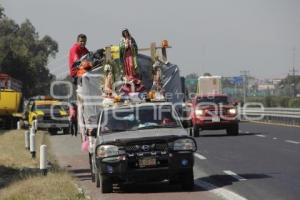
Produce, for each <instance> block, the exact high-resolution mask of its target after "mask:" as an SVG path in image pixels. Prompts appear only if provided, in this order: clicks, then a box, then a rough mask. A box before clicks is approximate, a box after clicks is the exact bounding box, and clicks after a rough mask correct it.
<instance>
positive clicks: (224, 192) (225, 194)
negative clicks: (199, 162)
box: [194, 166, 247, 200]
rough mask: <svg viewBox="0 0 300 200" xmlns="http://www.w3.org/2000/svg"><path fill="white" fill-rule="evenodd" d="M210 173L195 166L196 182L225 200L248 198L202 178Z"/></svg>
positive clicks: (243, 199)
mask: <svg viewBox="0 0 300 200" xmlns="http://www.w3.org/2000/svg"><path fill="white" fill-rule="evenodd" d="M208 176H209V175H208V174H206V173H205V172H203V171H201V170H200V169H199V168H198V167H197V166H194V179H195V180H194V182H195V185H197V186H199V187H201V188H203V189H204V190H206V191H208V192H211V193H212V194H213V195H216V196H217V197H219V199H223V200H247V199H246V198H245V197H242V196H240V195H239V194H237V193H235V192H232V191H230V190H228V189H225V188H221V187H218V186H215V185H213V184H211V183H209V182H206V181H203V180H201V178H203V177H208Z"/></svg>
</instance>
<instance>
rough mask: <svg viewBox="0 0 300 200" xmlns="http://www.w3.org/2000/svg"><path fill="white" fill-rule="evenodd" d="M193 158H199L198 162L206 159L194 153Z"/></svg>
mask: <svg viewBox="0 0 300 200" xmlns="http://www.w3.org/2000/svg"><path fill="white" fill-rule="evenodd" d="M194 156H195V157H196V158H199V159H200V160H206V159H207V158H206V157H204V156H202V155H201V154H199V153H194Z"/></svg>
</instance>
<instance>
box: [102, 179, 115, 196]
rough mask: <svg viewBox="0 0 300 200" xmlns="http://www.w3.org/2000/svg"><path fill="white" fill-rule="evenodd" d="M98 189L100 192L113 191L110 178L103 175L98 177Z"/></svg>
mask: <svg viewBox="0 0 300 200" xmlns="http://www.w3.org/2000/svg"><path fill="white" fill-rule="evenodd" d="M100 189H101V192H102V193H111V192H112V191H113V185H112V182H111V179H110V178H109V177H107V176H105V175H102V176H101V178H100Z"/></svg>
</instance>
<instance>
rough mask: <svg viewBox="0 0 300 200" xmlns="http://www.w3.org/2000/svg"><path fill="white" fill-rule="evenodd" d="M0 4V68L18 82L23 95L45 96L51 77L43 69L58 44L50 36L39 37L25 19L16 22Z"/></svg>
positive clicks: (46, 69)
mask: <svg viewBox="0 0 300 200" xmlns="http://www.w3.org/2000/svg"><path fill="white" fill-rule="evenodd" d="M3 10H4V9H3V8H2V7H0V17H1V18H0V69H1V71H2V72H4V73H7V74H9V75H11V76H12V77H14V78H15V79H18V80H20V81H22V83H23V95H24V96H25V97H30V96H34V95H47V94H49V91H50V89H49V88H50V84H51V82H52V81H53V80H54V79H55V76H54V75H53V74H51V73H50V72H49V69H48V68H46V66H47V63H48V58H49V56H52V57H55V54H56V53H57V52H58V44H57V43H56V42H55V41H54V40H53V39H52V38H51V37H50V36H47V35H46V36H44V37H43V38H41V39H40V38H39V35H38V33H37V32H36V30H35V27H34V26H33V25H32V24H31V22H30V21H29V20H26V21H25V22H23V23H22V24H20V25H18V24H16V23H15V21H14V20H12V19H9V18H8V17H5V16H4V14H3Z"/></svg>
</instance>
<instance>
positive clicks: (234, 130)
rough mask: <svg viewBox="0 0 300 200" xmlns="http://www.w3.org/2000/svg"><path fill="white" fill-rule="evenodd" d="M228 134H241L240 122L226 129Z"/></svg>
mask: <svg viewBox="0 0 300 200" xmlns="http://www.w3.org/2000/svg"><path fill="white" fill-rule="evenodd" d="M226 132H227V135H233V136H235V135H238V134H239V124H235V125H232V126H231V127H229V128H227V129H226Z"/></svg>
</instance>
